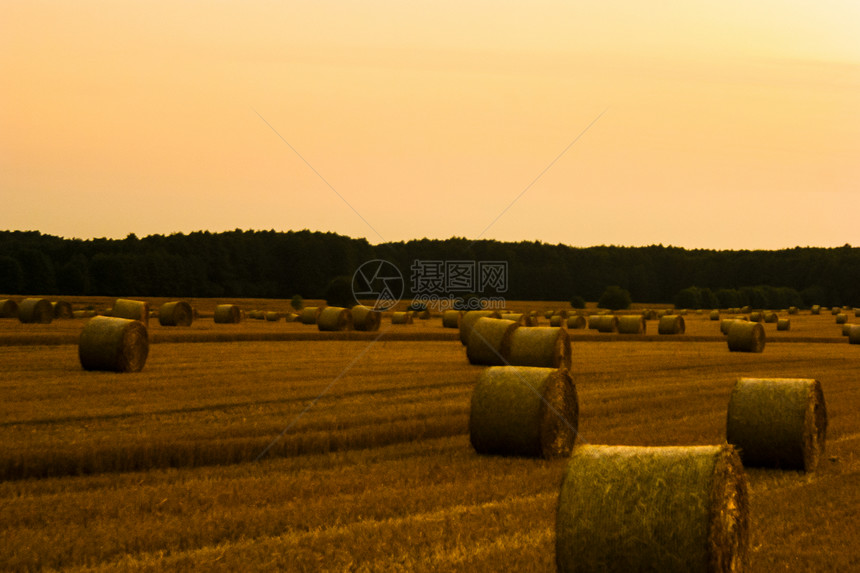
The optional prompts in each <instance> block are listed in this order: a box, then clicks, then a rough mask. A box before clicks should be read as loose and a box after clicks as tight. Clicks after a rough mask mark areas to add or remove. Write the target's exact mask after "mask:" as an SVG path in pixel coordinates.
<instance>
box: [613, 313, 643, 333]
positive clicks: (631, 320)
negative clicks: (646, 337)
mask: <svg viewBox="0 0 860 573" xmlns="http://www.w3.org/2000/svg"><path fill="white" fill-rule="evenodd" d="M646 328H647V325H646V323H645V317H644V316H642V315H640V314H625V315H623V316H619V317H618V332H619V334H645V329H646Z"/></svg>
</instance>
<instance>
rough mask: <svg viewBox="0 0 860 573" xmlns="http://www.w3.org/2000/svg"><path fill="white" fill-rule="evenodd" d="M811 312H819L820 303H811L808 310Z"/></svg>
mask: <svg viewBox="0 0 860 573" xmlns="http://www.w3.org/2000/svg"><path fill="white" fill-rule="evenodd" d="M809 312H810V313H811V314H821V305H819V304H813V305H812V308H811V309H810V311H809Z"/></svg>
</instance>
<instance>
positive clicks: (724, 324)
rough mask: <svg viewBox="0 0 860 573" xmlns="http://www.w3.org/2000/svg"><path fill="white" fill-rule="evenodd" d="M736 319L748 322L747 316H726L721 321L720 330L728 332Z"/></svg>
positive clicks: (724, 332)
mask: <svg viewBox="0 0 860 573" xmlns="http://www.w3.org/2000/svg"><path fill="white" fill-rule="evenodd" d="M735 321H741V322H748V321H747V319H746V317H734V318H724V319H723V320H721V321H720V332H722V333H723V334H728V333H729V327H731V325H732V323H733V322H735Z"/></svg>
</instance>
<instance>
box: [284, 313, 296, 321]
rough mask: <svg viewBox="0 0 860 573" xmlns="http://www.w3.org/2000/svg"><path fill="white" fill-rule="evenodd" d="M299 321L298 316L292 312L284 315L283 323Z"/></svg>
mask: <svg viewBox="0 0 860 573" xmlns="http://www.w3.org/2000/svg"><path fill="white" fill-rule="evenodd" d="M298 319H299V315H298V314H296V313H294V312H288V313H286V314H285V315H284V322H295V321H297V320H298Z"/></svg>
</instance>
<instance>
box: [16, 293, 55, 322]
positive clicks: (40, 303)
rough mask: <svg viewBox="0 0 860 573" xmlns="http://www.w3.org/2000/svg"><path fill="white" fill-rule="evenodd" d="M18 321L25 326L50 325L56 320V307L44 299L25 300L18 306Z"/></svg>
mask: <svg viewBox="0 0 860 573" xmlns="http://www.w3.org/2000/svg"><path fill="white" fill-rule="evenodd" d="M18 320H20V321H21V322H23V323H25V324H33V323H39V324H50V323H51V321H52V320H54V307H52V306H51V303H50V302H48V301H47V300H45V299H44V298H25V299H24V300H22V301H21V304H19V305H18Z"/></svg>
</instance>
